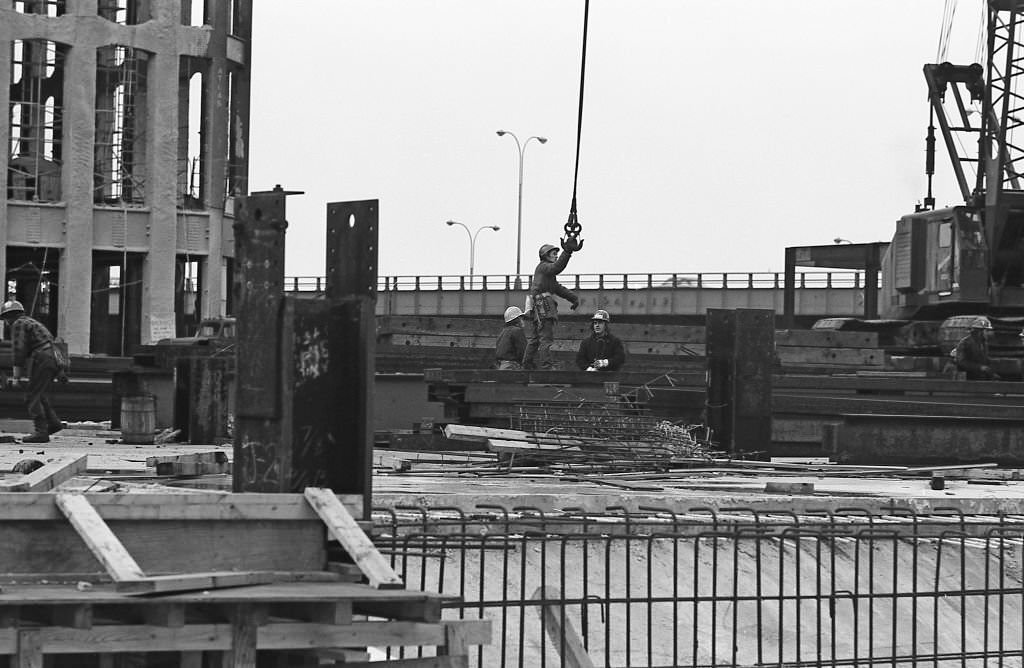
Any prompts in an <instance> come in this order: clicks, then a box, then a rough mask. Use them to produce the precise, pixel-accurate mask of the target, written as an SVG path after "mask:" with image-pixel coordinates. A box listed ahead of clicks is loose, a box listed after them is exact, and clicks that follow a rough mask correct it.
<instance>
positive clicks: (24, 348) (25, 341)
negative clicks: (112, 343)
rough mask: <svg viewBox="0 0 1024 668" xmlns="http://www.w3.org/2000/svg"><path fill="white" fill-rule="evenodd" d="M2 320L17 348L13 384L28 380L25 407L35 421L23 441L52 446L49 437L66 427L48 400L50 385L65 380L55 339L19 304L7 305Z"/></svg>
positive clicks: (0, 311) (15, 350)
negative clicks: (26, 313) (29, 433)
mask: <svg viewBox="0 0 1024 668" xmlns="http://www.w3.org/2000/svg"><path fill="white" fill-rule="evenodd" d="M0 318H3V320H4V322H5V323H6V324H7V327H8V328H9V331H10V332H11V342H12V344H13V348H14V374H13V376H14V377H13V378H12V379H11V380H12V382H14V383H17V382H18V380H19V379H21V378H22V377H23V376H28V385H27V387H26V390H25V404H26V405H27V407H28V414H29V417H31V418H32V425H33V428H34V433H32V434H31V435H30V436H26V437H25V438H23V439H21V441H22V443H49V442H50V434H53V433H56V432H58V431H60V430H61V429H62V428H63V426H64V425H63V423H61V421H60V418H58V417H57V413H56V412H54V410H53V407H52V406H51V405H50V400H49V399H48V398H47V396H46V395H47V393H48V392H49V390H50V384H51V383H53V381H54V380H56V379H58V378H60V377H62V376H63V371H62V369H61V368H60V366H59V365H58V362H57V357H56V351H55V349H54V345H53V335H52V334H50V330H48V329H46V325H44V324H43V323H41V322H39V321H38V320H36V319H34V318H30V317H29V316H27V315H25V307H23V306H22V305H21V302H18V301H8V302H4V305H3V308H2V309H0Z"/></svg>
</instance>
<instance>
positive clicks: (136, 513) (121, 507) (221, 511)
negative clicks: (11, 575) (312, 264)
mask: <svg viewBox="0 0 1024 668" xmlns="http://www.w3.org/2000/svg"><path fill="white" fill-rule="evenodd" d="M40 470H42V469H40ZM82 496H84V497H85V499H86V500H87V501H88V502H89V504H90V505H91V506H92V507H93V508H95V509H96V512H98V513H99V514H100V517H102V518H103V519H104V520H106V521H108V522H109V521H115V520H117V521H129V520H139V521H147V522H148V521H161V522H174V521H182V520H184V521H193V520H208V521H217V520H231V521H237V520H275V521H295V520H310V521H312V520H319V517H318V516H317V514H316V513H315V512H314V511H313V509H312V508H310V506H309V503H308V502H307V501H306V499H305V497H303V496H302V495H301V494H261V493H230V492H186V491H181V492H156V493H139V492H123V493H120V492H115V493H110V492H104V493H88V492H87V493H85V494H83V495H82ZM338 498H339V499H340V500H341V501H342V502H343V503H344V505H345V507H346V508H347V509H348V510H349V513H350V514H352V515H354V516H357V517H358V516H361V515H362V508H363V498H362V495H357V494H340V495H338ZM55 501H56V497H55V496H54V495H53V494H47V493H36V492H20V493H18V494H9V495H5V496H3V497H2V499H0V520H8V519H10V520H63V519H64V515H63V514H62V513H61V511H60V509H59V508H58V507H57V505H56V502H55Z"/></svg>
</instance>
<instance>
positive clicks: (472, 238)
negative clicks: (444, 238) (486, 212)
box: [444, 220, 501, 287]
mask: <svg viewBox="0 0 1024 668" xmlns="http://www.w3.org/2000/svg"><path fill="white" fill-rule="evenodd" d="M444 224H445V225H447V226H449V227H451V226H452V225H458V226H459V227H461V228H462V229H464V230H466V235H467V236H468V237H469V287H473V257H474V255H475V254H476V235H478V234H480V232H482V231H483V230H494V231H495V232H497V231H498V230H500V229H501V228H500V227H498V226H497V225H481V226H480V227H478V228H476V232H470V231H469V228H468V227H466V225H465V224H463V223H460V222H459V221H457V220H447V221H445V223H444Z"/></svg>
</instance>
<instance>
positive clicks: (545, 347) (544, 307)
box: [523, 240, 583, 369]
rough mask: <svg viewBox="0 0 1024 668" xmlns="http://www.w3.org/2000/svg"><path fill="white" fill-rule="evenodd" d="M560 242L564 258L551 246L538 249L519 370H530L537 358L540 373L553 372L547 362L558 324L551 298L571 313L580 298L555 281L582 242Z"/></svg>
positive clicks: (547, 245)
mask: <svg viewBox="0 0 1024 668" xmlns="http://www.w3.org/2000/svg"><path fill="white" fill-rule="evenodd" d="M573 241H574V243H566V242H563V244H562V248H563V249H564V250H565V254H563V255H562V256H561V257H559V256H558V248H556V247H555V246H552V245H551V244H544V245H543V246H541V247H540V251H539V253H538V254H539V255H540V263H539V264H538V265H537V268H536V269H535V270H534V271H533V281H532V282H531V283H530V292H529V294H528V295H527V297H526V309H525V311H526V315H525V321H526V322H525V329H526V353H525V354H524V355H523V367H524V368H527V369H533V368H536V366H537V357H538V356H539V358H540V367H541V368H542V369H554V368H557V367H556V365H555V362H554V360H553V359H552V358H551V344H553V343H554V342H555V325H556V324H557V323H558V303H557V302H556V301H555V297H556V296H557V297H561V298H562V299H564V300H566V301H567V302H569V304H570V305H571V306H570V308H571V309H572V310H576V307H578V306H579V305H580V298H579V297H577V296H576V294H575V293H574V292H573V291H572V290H569V289H568V288H566V287H565V286H563V285H562V284H561V283H559V282H558V279H557V278H555V277H556V276H558V274H560V273H562V270H563V269H565V266H566V265H567V264H569V258H570V257H572V254H573V252H574V251H577V250H579V249H580V248H582V247H583V242H579V243H575V240H573Z"/></svg>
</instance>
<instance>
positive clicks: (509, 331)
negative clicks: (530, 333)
mask: <svg viewBox="0 0 1024 668" xmlns="http://www.w3.org/2000/svg"><path fill="white" fill-rule="evenodd" d="M525 354H526V334H524V333H523V311H522V310H521V309H520V308H519V307H518V306H509V307H508V308H507V309H505V326H504V327H503V328H502V330H501V333H500V334H498V343H497V344H496V345H495V346H494V356H495V357H496V358H497V360H498V369H499V370H503V371H504V370H510V369H522V368H523V355H525Z"/></svg>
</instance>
